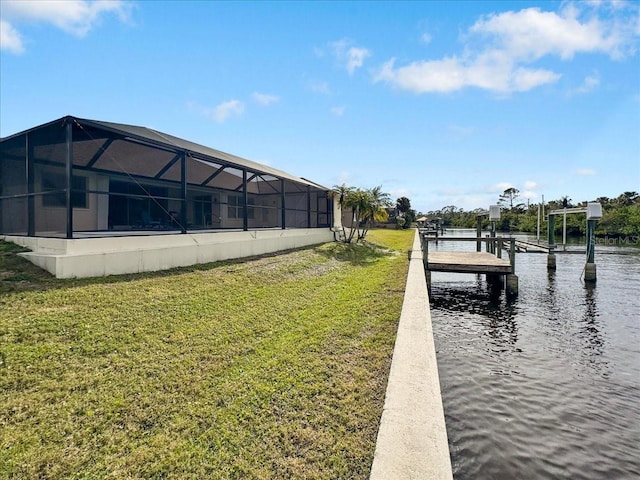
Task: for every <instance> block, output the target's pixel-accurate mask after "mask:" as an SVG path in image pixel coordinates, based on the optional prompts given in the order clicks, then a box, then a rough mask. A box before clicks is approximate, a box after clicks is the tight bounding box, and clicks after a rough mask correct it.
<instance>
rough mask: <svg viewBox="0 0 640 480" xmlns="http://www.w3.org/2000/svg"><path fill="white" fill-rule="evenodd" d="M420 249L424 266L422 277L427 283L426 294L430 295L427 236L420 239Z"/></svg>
mask: <svg viewBox="0 0 640 480" xmlns="http://www.w3.org/2000/svg"><path fill="white" fill-rule="evenodd" d="M420 240H421V247H422V265H423V266H424V276H425V279H426V281H427V294H428V295H431V272H430V271H429V239H428V238H427V235H426V234H425V235H424V236H421V237H420Z"/></svg>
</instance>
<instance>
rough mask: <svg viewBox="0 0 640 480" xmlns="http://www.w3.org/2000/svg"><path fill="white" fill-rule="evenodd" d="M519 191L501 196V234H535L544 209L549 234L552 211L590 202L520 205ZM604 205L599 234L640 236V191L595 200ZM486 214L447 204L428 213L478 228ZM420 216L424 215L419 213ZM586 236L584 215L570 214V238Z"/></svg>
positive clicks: (543, 224) (558, 227) (450, 222)
mask: <svg viewBox="0 0 640 480" xmlns="http://www.w3.org/2000/svg"><path fill="white" fill-rule="evenodd" d="M519 198H520V197H519V191H518V190H517V189H515V188H509V189H507V190H505V191H504V192H503V193H502V194H501V195H500V196H499V197H498V204H500V205H501V207H502V209H501V210H502V211H501V216H500V221H499V222H496V229H497V230H499V231H502V232H513V231H518V232H529V233H536V232H537V228H538V209H539V208H540V210H542V208H543V207H544V212H545V215H542V214H541V218H540V232H541V235H542V234H543V232H544V234H545V235H546V232H547V215H546V213H548V212H549V211H551V210H560V209H563V208H572V207H586V206H587V203H588V202H587V201H583V202H578V203H575V204H574V203H573V202H572V200H571V199H570V198H569V197H562V198H560V199H558V200H552V201H550V202H546V203H545V204H544V205H542V204H538V203H528V204H525V203H521V202H518V200H519ZM593 201H595V202H598V203H600V204H601V205H602V218H601V219H600V220H598V222H597V223H596V235H597V236H608V237H620V236H640V195H639V194H638V192H624V193H622V194H620V195H619V196H617V197H615V198H608V197H598V198H596V199H595V200H593ZM483 212H485V209H482V208H478V209H475V210H471V211H465V210H463V209H462V208H458V207H456V206H455V205H448V206H446V207H443V208H441V209H440V210H433V211H430V212H427V213H425V214H424V215H425V216H426V217H428V218H440V219H441V221H442V224H443V226H445V227H459V228H476V225H477V216H478V214H481V213H483ZM418 215H421V214H418ZM482 221H483V228H488V227H489V219H488V218H487V217H483V220H482ZM555 231H556V233H561V232H562V221H560V222H559V221H557V220H556V222H555ZM585 233H586V220H585V217H584V215H567V235H569V236H582V235H585Z"/></svg>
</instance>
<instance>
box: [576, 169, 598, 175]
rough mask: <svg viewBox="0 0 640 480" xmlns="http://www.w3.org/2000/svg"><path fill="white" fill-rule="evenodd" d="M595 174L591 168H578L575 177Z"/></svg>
mask: <svg viewBox="0 0 640 480" xmlns="http://www.w3.org/2000/svg"><path fill="white" fill-rule="evenodd" d="M595 174H596V171H595V170H594V169H592V168H579V169H577V170H576V175H580V176H582V177H590V176H592V175H595Z"/></svg>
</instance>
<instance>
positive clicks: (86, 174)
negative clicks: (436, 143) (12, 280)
mask: <svg viewBox="0 0 640 480" xmlns="http://www.w3.org/2000/svg"><path fill="white" fill-rule="evenodd" d="M332 215H333V200H332V198H331V192H330V191H329V189H327V188H325V187H322V186H320V185H318V184H315V183H313V182H310V181H308V180H305V179H302V178H298V177H295V176H292V175H289V174H287V173H285V172H282V171H279V170H276V169H273V168H270V167H268V166H266V165H261V164H258V163H255V162H252V161H249V160H246V159H243V158H240V157H236V156H234V155H230V154H227V153H224V152H220V151H217V150H214V149H211V148H208V147H205V146H202V145H198V144H195V143H192V142H189V141H187V140H183V139H181V138H177V137H174V136H171V135H167V134H164V133H161V132H158V131H155V130H152V129H149V128H145V127H136V126H130V125H123V124H117V123H108V122H102V121H95V120H86V119H81V118H76V117H71V116H67V117H64V118H61V119H58V120H55V121H53V122H50V123H47V124H45V125H41V126H38V127H35V128H32V129H30V130H27V131H24V132H21V133H18V134H15V135H12V136H10V137H7V138H4V139H2V140H1V141H0V234H2V235H18V236H30V237H60V238H68V239H71V238H86V237H94V236H96V237H101V236H104V237H107V236H117V235H125V236H126V235H152V234H162V233H173V234H175V233H188V232H206V231H228V230H240V231H246V230H258V229H296V228H305V229H308V228H328V227H330V226H331V224H332Z"/></svg>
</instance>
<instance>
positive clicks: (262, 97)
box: [252, 92, 280, 107]
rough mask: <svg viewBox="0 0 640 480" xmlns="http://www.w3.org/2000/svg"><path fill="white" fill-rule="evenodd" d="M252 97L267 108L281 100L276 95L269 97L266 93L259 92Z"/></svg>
mask: <svg viewBox="0 0 640 480" xmlns="http://www.w3.org/2000/svg"><path fill="white" fill-rule="evenodd" d="M252 97H253V99H254V100H255V101H256V102H257V103H259V104H260V105H262V106H263V107H267V106H269V105H271V104H272V103H276V102H277V101H279V100H280V97H278V96H276V95H269V94H266V93H258V92H253V94H252Z"/></svg>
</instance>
